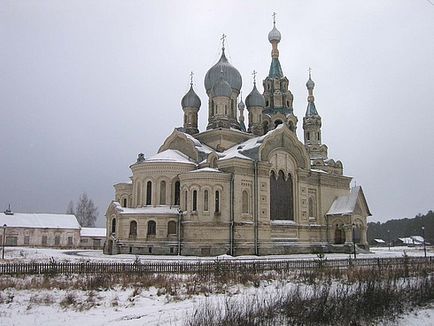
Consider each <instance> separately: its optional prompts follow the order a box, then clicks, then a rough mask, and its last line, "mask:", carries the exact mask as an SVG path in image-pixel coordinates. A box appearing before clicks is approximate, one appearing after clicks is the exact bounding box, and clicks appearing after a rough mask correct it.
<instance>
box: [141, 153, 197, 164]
mask: <svg viewBox="0 0 434 326" xmlns="http://www.w3.org/2000/svg"><path fill="white" fill-rule="evenodd" d="M145 162H166V163H184V164H185V163H188V164H196V163H194V162H192V161H191V160H190V158H189V157H188V156H187V155H185V154H184V153H181V152H180V151H177V150H176V149H166V150H165V151H162V152H160V153H158V154H155V155H154V156H151V157H149V158H147V159H146V160H145Z"/></svg>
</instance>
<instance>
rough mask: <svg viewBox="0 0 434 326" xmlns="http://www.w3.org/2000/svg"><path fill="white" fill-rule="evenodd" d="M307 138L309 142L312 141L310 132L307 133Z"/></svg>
mask: <svg viewBox="0 0 434 326" xmlns="http://www.w3.org/2000/svg"><path fill="white" fill-rule="evenodd" d="M306 138H307V140H310V132H309V131H308V132H307V133H306Z"/></svg>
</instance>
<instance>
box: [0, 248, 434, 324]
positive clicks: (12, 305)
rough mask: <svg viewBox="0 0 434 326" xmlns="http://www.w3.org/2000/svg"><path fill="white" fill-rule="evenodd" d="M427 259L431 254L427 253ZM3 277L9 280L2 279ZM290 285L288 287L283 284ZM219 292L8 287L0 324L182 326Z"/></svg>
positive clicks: (379, 252) (427, 316)
mask: <svg viewBox="0 0 434 326" xmlns="http://www.w3.org/2000/svg"><path fill="white" fill-rule="evenodd" d="M371 251H372V253H370V254H359V256H358V257H402V256H403V255H404V251H405V253H406V254H407V255H410V256H423V254H424V252H423V250H422V248H414V247H413V248H408V247H392V248H391V250H390V251H389V249H388V248H387V247H386V248H372V249H371ZM427 254H428V255H433V252H432V251H431V250H428V252H427ZM50 258H54V259H55V260H56V261H99V262H101V261H118V262H132V261H134V260H135V259H136V256H134V255H115V256H106V255H103V254H102V252H101V251H96V250H56V249H39V248H19V247H14V248H6V252H5V261H9V262H11V261H27V262H29V261H48V260H49V259H50ZM139 258H140V260H141V261H148V260H164V261H167V260H178V259H179V260H207V259H211V260H214V259H216V257H209V258H203V257H177V256H139ZM282 258H285V259H314V258H317V256H316V255H313V254H303V255H290V256H264V257H250V256H244V257H236V258H232V257H228V256H220V257H219V259H241V260H250V259H261V260H264V259H265V260H271V259H282ZM326 258H329V259H336V258H338V259H339V258H341V259H347V258H348V254H326ZM0 277H7V276H0ZM276 286H278V285H277V282H274V283H269V284H262V285H261V286H260V287H259V288H254V287H252V286H250V287H249V286H242V285H239V286H234V288H233V289H229V293H232V295H234V296H242V295H258V293H266V292H270V291H273V289H275V287H276ZM287 286H291V284H289V285H287ZM223 296H224V295H223V294H213V295H209V296H207V297H205V295H193V296H187V295H185V296H168V295H165V294H161V293H159V291H158V290H157V289H156V288H153V287H151V288H149V289H139V290H137V289H134V288H133V287H130V288H120V287H118V288H115V289H110V290H103V291H93V292H92V291H84V290H59V289H52V290H48V289H42V290H41V289H32V290H16V289H14V288H7V289H5V290H3V291H1V293H0V325H1V326H3V325H45V326H50V325H60V324H62V325H63V326H68V325H80V324H81V325H86V326H87V325H147V326H152V325H167V326H169V325H182V324H183V321H184V319H185V318H186V316H187V315H188V314H190V313H191V312H192V311H193V309H194V307H195V306H196V305H198V304H199V303H200V302H202V301H203V300H220V299H221V298H222V297H223ZM433 319H434V306H427V307H425V308H420V309H416V310H414V311H413V312H412V313H409V314H406V315H403V316H402V317H401V318H400V319H399V320H396V321H394V322H393V323H389V324H387V323H385V324H384V326H386V325H392V324H393V325H402V326H404V325H433V324H434V322H433Z"/></svg>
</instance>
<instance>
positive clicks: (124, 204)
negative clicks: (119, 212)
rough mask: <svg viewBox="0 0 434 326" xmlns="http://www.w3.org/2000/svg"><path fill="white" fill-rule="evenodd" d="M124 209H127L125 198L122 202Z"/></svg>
mask: <svg viewBox="0 0 434 326" xmlns="http://www.w3.org/2000/svg"><path fill="white" fill-rule="evenodd" d="M122 207H127V199H126V198H124V199H123V200H122Z"/></svg>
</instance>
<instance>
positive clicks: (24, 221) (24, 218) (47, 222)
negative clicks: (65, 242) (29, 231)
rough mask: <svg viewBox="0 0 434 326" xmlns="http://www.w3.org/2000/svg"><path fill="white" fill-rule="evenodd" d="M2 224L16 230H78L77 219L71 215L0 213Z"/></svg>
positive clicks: (0, 222) (0, 223)
mask: <svg viewBox="0 0 434 326" xmlns="http://www.w3.org/2000/svg"><path fill="white" fill-rule="evenodd" d="M4 224H6V225H7V226H8V227H16V228H44V229H80V224H79V223H78V221H77V218H76V217H75V215H72V214H31V213H14V214H13V215H6V214H4V213H0V225H4Z"/></svg>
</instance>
